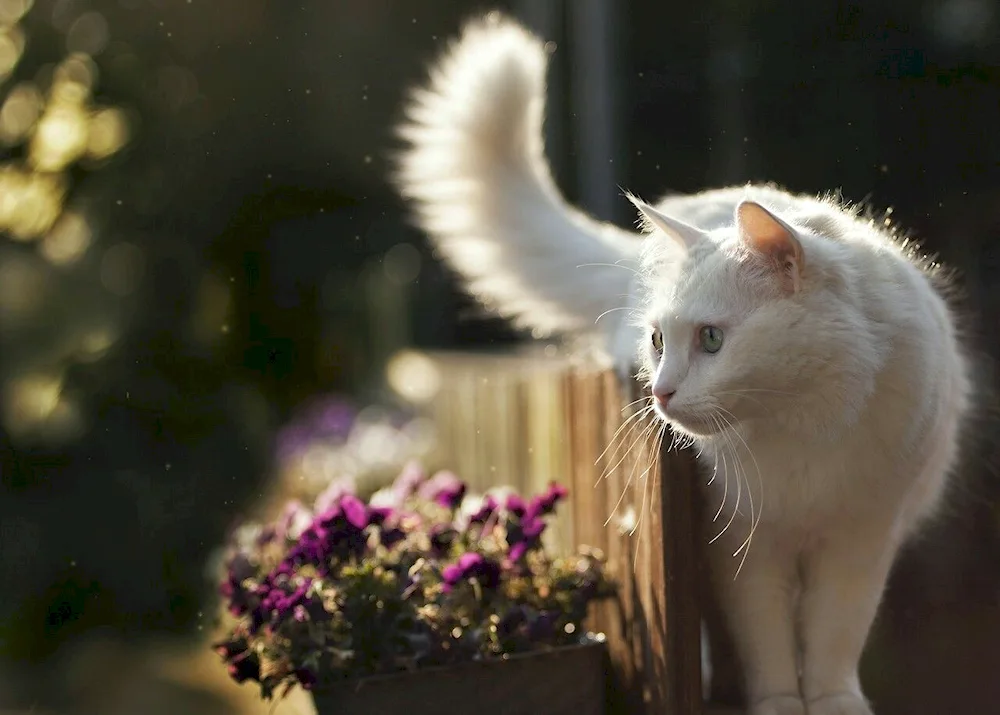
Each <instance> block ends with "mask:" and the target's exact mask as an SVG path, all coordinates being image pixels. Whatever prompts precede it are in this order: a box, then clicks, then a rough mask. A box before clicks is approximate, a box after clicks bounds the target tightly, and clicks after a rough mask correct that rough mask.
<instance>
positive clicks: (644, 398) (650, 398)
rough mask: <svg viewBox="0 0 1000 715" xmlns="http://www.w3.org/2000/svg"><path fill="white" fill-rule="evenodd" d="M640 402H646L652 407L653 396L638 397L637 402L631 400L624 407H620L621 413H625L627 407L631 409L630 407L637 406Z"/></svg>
mask: <svg viewBox="0 0 1000 715" xmlns="http://www.w3.org/2000/svg"><path fill="white" fill-rule="evenodd" d="M640 402H646V403H648V404H650V405H652V402H653V396H652V395H643V396H642V397H640V398H639V399H637V400H632V401H631V402H629V403H628V404H627V405H625V406H624V407H622V412H625V411H626V410H627V409H628V408H629V407H631V406H632V405H637V404H639V403H640Z"/></svg>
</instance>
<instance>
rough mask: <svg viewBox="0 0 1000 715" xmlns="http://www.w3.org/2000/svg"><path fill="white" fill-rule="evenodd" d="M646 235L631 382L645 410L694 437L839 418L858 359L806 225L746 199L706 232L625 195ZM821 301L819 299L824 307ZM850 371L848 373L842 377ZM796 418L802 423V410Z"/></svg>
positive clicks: (854, 387) (849, 324) (848, 323)
mask: <svg viewBox="0 0 1000 715" xmlns="http://www.w3.org/2000/svg"><path fill="white" fill-rule="evenodd" d="M633 202H634V203H636V205H637V207H638V208H639V210H640V213H641V214H642V217H643V219H644V221H645V223H646V229H647V231H648V232H649V233H650V235H649V236H648V237H647V239H646V241H647V244H646V248H645V251H644V254H643V260H642V275H643V277H644V281H643V283H644V289H643V290H644V294H645V295H644V298H645V306H644V309H643V311H642V318H641V323H640V332H641V335H642V338H641V342H640V345H639V358H640V365H641V372H640V377H641V378H644V379H645V380H646V381H647V382H648V384H649V386H650V387H651V388H652V391H653V394H654V398H656V399H654V403H655V405H656V411H657V413H658V414H660V416H661V417H663V418H665V419H667V420H668V421H669V422H671V424H673V425H674V426H675V427H679V428H681V430H683V431H685V432H689V433H691V434H695V435H709V434H714V433H717V432H720V431H721V430H722V428H723V427H724V426H725V425H726V424H727V423H730V424H732V423H742V422H747V421H750V420H754V419H759V418H768V417H773V416H774V415H776V414H778V413H783V414H784V415H785V416H788V415H789V414H790V413H794V411H795V410H799V411H800V412H801V411H803V410H805V412H809V411H810V410H811V411H812V412H816V411H818V410H822V409H823V408H824V406H825V408H827V409H830V410H834V411H835V413H836V414H837V415H838V416H839V415H843V414H844V409H843V408H844V407H845V406H848V407H849V406H850V405H852V404H856V403H857V400H855V399H854V397H855V396H852V395H850V394H843V393H851V392H856V391H858V390H863V389H865V388H864V386H863V385H862V384H860V383H858V382H857V381H856V380H855V379H854V378H855V377H856V376H857V374H859V373H860V372H864V371H863V370H859V369H858V364H857V363H858V360H857V358H858V357H859V356H858V355H853V354H850V351H849V350H848V351H845V350H842V349H841V346H842V345H843V344H844V342H845V339H846V340H847V341H848V342H850V341H854V340H856V336H852V335H850V334H849V333H850V332H851V330H853V329H854V328H853V326H854V325H855V324H856V321H854V320H853V319H852V317H851V315H850V314H849V311H845V309H844V307H843V306H842V305H840V304H839V302H838V300H837V290H836V286H835V285H834V283H836V282H837V278H836V275H837V273H836V271H833V272H831V271H829V270H828V269H827V266H826V265H825V264H826V263H828V262H829V261H828V260H826V259H827V258H828V257H825V256H819V255H817V254H816V252H815V251H814V252H813V255H810V250H811V249H813V248H816V247H817V246H818V244H817V242H815V241H812V242H811V243H810V242H809V241H807V240H805V239H808V238H809V237H810V234H809V233H808V231H807V230H805V229H803V228H799V227H795V226H793V225H792V224H791V223H789V222H788V221H786V220H784V219H783V218H781V217H780V216H778V215H777V214H776V213H775V212H774V211H771V210H769V209H767V208H765V207H764V206H762V205H761V204H759V203H755V202H753V201H749V200H745V201H743V202H742V203H739V204H738V205H737V206H736V208H735V215H734V217H733V222H732V224H731V225H730V226H728V227H726V228H722V229H718V230H714V231H712V232H704V231H702V230H700V229H698V228H695V227H693V226H690V225H687V224H685V223H683V222H681V221H678V220H676V219H675V218H672V217H670V216H667V215H665V214H664V213H662V212H660V211H658V210H657V209H655V208H653V207H651V206H649V205H647V204H644V203H642V202H641V201H639V200H637V199H634V198H633ZM824 301H826V303H824ZM852 373H853V374H852ZM800 416H802V417H803V418H806V419H812V417H811V416H810V415H809V414H805V413H803V414H802V415H800Z"/></svg>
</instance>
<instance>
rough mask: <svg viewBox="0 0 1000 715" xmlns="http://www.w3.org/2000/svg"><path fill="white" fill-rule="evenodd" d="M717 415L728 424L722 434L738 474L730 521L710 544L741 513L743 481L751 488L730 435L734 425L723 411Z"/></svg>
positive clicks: (717, 537)
mask: <svg viewBox="0 0 1000 715" xmlns="http://www.w3.org/2000/svg"><path fill="white" fill-rule="evenodd" d="M716 417H717V418H718V419H720V420H721V421H722V422H724V423H725V424H726V426H727V429H724V430H723V431H722V432H721V434H722V436H723V438H724V439H725V440H726V443H727V445H728V446H729V449H730V450H731V453H732V457H733V471H734V472H735V474H736V505H735V506H734V507H733V513H732V514H730V516H729V521H728V522H726V525H725V526H724V527H722V531H720V532H719V533H718V534H716V535H715V536H714V537H713V538H712V539H711V540H710V541H709V542H708V543H710V544H713V543H715V542H716V541H717V540H718V539H719V538H721V537H722V535H723V534H725V533H726V532H727V531H728V530H729V527H730V526H732V524H733V522H734V521H735V520H736V517H737V516H738V515H739V513H740V502H741V500H742V498H743V483H744V482H746V484H747V491H749V490H750V482H749V481H748V480H747V478H746V474H745V472H744V470H743V467H742V464H741V461H740V459H739V455H738V454H737V450H736V446H735V445H734V444H733V441H732V438H731V437H730V435H729V433H730V432H731V431H732V425H731V424H729V421H728V420H726V418H725V417H724V416H723V415H722V413H720V412H716ZM728 485H729V482H728V479H727V481H726V486H727V487H728ZM738 553H739V551H737V552H736V554H738ZM736 554H733V556H734V557H735V556H736Z"/></svg>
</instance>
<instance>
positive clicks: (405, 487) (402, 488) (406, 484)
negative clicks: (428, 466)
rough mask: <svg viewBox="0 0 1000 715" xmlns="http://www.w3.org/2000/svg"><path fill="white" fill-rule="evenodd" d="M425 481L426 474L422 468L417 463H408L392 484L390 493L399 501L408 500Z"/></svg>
mask: <svg viewBox="0 0 1000 715" xmlns="http://www.w3.org/2000/svg"><path fill="white" fill-rule="evenodd" d="M426 479H427V473H426V472H424V469H423V467H421V466H420V464H418V463H417V462H410V463H408V464H407V465H406V466H405V467H403V471H402V472H400V473H399V476H398V477H396V481H394V482H393V483H392V491H394V492H395V493H396V496H397V498H398V499H399V500H400V501H402V500H404V499H409V498H410V497H411V496H413V494H414V493H416V491H417V489H418V488H419V487H420V485H421V484H423V483H424V481H425V480H426Z"/></svg>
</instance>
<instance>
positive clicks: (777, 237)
mask: <svg viewBox="0 0 1000 715" xmlns="http://www.w3.org/2000/svg"><path fill="white" fill-rule="evenodd" d="M736 226H737V228H738V230H739V234H740V239H741V240H742V241H743V243H744V244H746V246H747V247H748V248H750V249H751V250H752V251H753V252H754V253H756V254H757V255H759V256H761V257H763V258H766V259H767V260H768V261H769V262H770V263H771V264H772V265H773V266H774V268H775V269H777V270H778V271H779V272H780V274H781V276H782V278H783V280H784V282H785V287H786V289H787V290H789V291H790V292H793V293H794V292H796V291H798V290H799V287H800V285H801V281H802V269H803V268H804V267H805V262H804V256H803V255H802V244H801V243H800V242H799V239H798V238H796V237H795V230H794V229H792V227H791V226H789V225H788V224H786V223H785V222H784V221H782V220H781V219H780V218H778V217H777V216H775V215H774V214H772V213H771V212H770V211H768V210H767V209H766V208H764V207H763V206H761V205H760V204H758V203H756V202H754V201H743V202H741V203H740V205H739V206H737V207H736Z"/></svg>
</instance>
